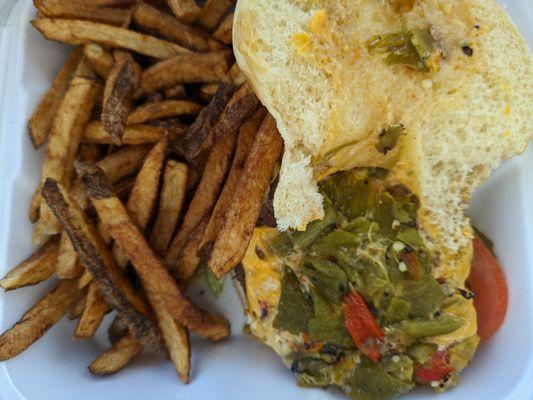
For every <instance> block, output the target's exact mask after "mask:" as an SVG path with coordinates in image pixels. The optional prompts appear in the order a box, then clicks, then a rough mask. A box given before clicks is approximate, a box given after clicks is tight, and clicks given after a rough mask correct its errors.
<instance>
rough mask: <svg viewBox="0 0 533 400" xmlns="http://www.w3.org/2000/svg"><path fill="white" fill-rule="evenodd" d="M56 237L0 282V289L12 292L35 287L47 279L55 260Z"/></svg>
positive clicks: (52, 270)
mask: <svg viewBox="0 0 533 400" xmlns="http://www.w3.org/2000/svg"><path fill="white" fill-rule="evenodd" d="M57 243H58V240H57V237H52V238H50V239H48V241H47V242H46V243H45V244H44V245H43V246H42V247H41V248H40V249H39V250H37V251H36V252H35V253H33V254H32V255H31V256H30V257H28V258H27V259H25V260H24V261H22V262H21V263H20V264H18V265H17V266H16V267H15V268H13V269H12V270H11V271H9V272H8V273H7V275H6V276H5V277H4V278H3V279H1V280H0V287H2V288H3V289H4V290H13V289H17V288H20V287H24V286H31V285H36V284H38V283H40V282H42V281H44V280H46V279H48V278H49V277H50V276H51V275H52V274H53V273H54V269H55V266H56V260H57V248H58V244H57Z"/></svg>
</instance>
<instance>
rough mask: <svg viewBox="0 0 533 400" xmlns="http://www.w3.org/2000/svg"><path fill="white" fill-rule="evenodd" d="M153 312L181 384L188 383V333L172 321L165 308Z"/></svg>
mask: <svg viewBox="0 0 533 400" xmlns="http://www.w3.org/2000/svg"><path fill="white" fill-rule="evenodd" d="M154 311H155V313H156V315H157V322H158V325H159V328H160V329H161V333H162V335H163V338H164V339H165V344H166V346H167V349H168V353H169V355H170V359H171V360H172V363H173V364H174V367H175V368H176V372H177V373H178V376H179V378H180V379H181V380H182V382H184V383H189V380H190V374H191V345H190V343H189V332H187V330H186V329H185V328H184V327H183V326H181V325H180V324H179V323H178V322H176V321H175V320H174V318H173V317H172V314H171V313H170V312H168V310H167V309H166V308H165V307H158V308H154Z"/></svg>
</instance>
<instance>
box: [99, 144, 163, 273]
mask: <svg viewBox="0 0 533 400" xmlns="http://www.w3.org/2000/svg"><path fill="white" fill-rule="evenodd" d="M167 148H168V139H167V138H166V137H165V138H163V139H162V140H161V141H160V142H159V143H158V144H156V145H155V146H154V148H153V149H152V150H151V151H150V153H148V155H147V156H146V160H145V161H144V164H143V166H142V168H141V170H140V171H139V173H138V174H137V178H136V179H135V184H134V185H133V189H132V191H131V193H130V196H129V198H128V202H127V204H126V209H127V210H128V214H129V215H130V217H131V220H132V221H133V223H134V224H135V226H137V228H139V230H140V231H141V232H144V230H145V229H146V225H148V222H149V221H150V217H151V216H152V213H153V210H154V209H155V206H156V202H157V195H158V189H159V181H160V177H161V171H162V169H163V164H164V162H165V158H166V154H167ZM103 222H104V223H105V221H103ZM113 256H114V257H115V260H116V261H117V264H118V265H119V267H121V268H124V267H125V266H126V264H127V263H128V261H129V258H128V256H127V254H126V253H125V252H124V251H123V250H122V249H121V248H120V245H119V244H118V243H116V242H115V243H114V245H113Z"/></svg>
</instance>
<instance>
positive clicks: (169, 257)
mask: <svg viewBox="0 0 533 400" xmlns="http://www.w3.org/2000/svg"><path fill="white" fill-rule="evenodd" d="M236 137H237V132H232V133H230V134H229V135H226V137H225V138H224V139H223V140H221V141H219V142H218V143H217V144H216V145H215V146H213V150H212V151H211V154H209V157H208V159H207V162H206V164H205V167H204V173H203V175H202V179H201V180H200V183H199V184H198V188H197V189H196V192H195V193H194V197H193V199H192V200H191V203H190V204H189V208H188V209H187V213H186V214H185V216H184V218H183V223H182V224H181V226H180V227H179V228H178V232H177V233H176V236H175V237H174V239H173V240H172V243H171V244H170V247H169V248H168V251H167V254H166V256H165V262H166V264H167V266H168V267H169V268H170V269H171V270H175V269H176V263H177V262H178V257H179V255H180V253H181V251H182V250H183V247H184V246H185V244H186V243H187V240H188V239H189V236H190V234H191V233H192V231H193V230H194V228H196V226H198V224H199V223H200V221H201V220H202V219H203V218H204V217H205V216H206V215H207V214H208V213H209V212H211V210H212V209H213V206H214V205H215V203H216V200H217V198H218V194H219V193H220V188H221V187H222V184H223V183H224V177H225V176H226V171H227V169H228V167H229V165H230V163H231V159H232V156H233V149H234V148H235V142H236Z"/></svg>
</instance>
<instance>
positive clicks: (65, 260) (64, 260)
mask: <svg viewBox="0 0 533 400" xmlns="http://www.w3.org/2000/svg"><path fill="white" fill-rule="evenodd" d="M82 272H83V266H82V265H81V264H80V263H79V262H78V255H77V254H76V251H75V250H74V247H72V242H71V241H70V238H69V237H68V235H67V234H66V233H65V232H62V233H61V240H60V241H59V251H58V254H57V265H56V270H55V274H56V277H58V278H59V279H73V278H77V277H79V276H80V275H81V273H82Z"/></svg>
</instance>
